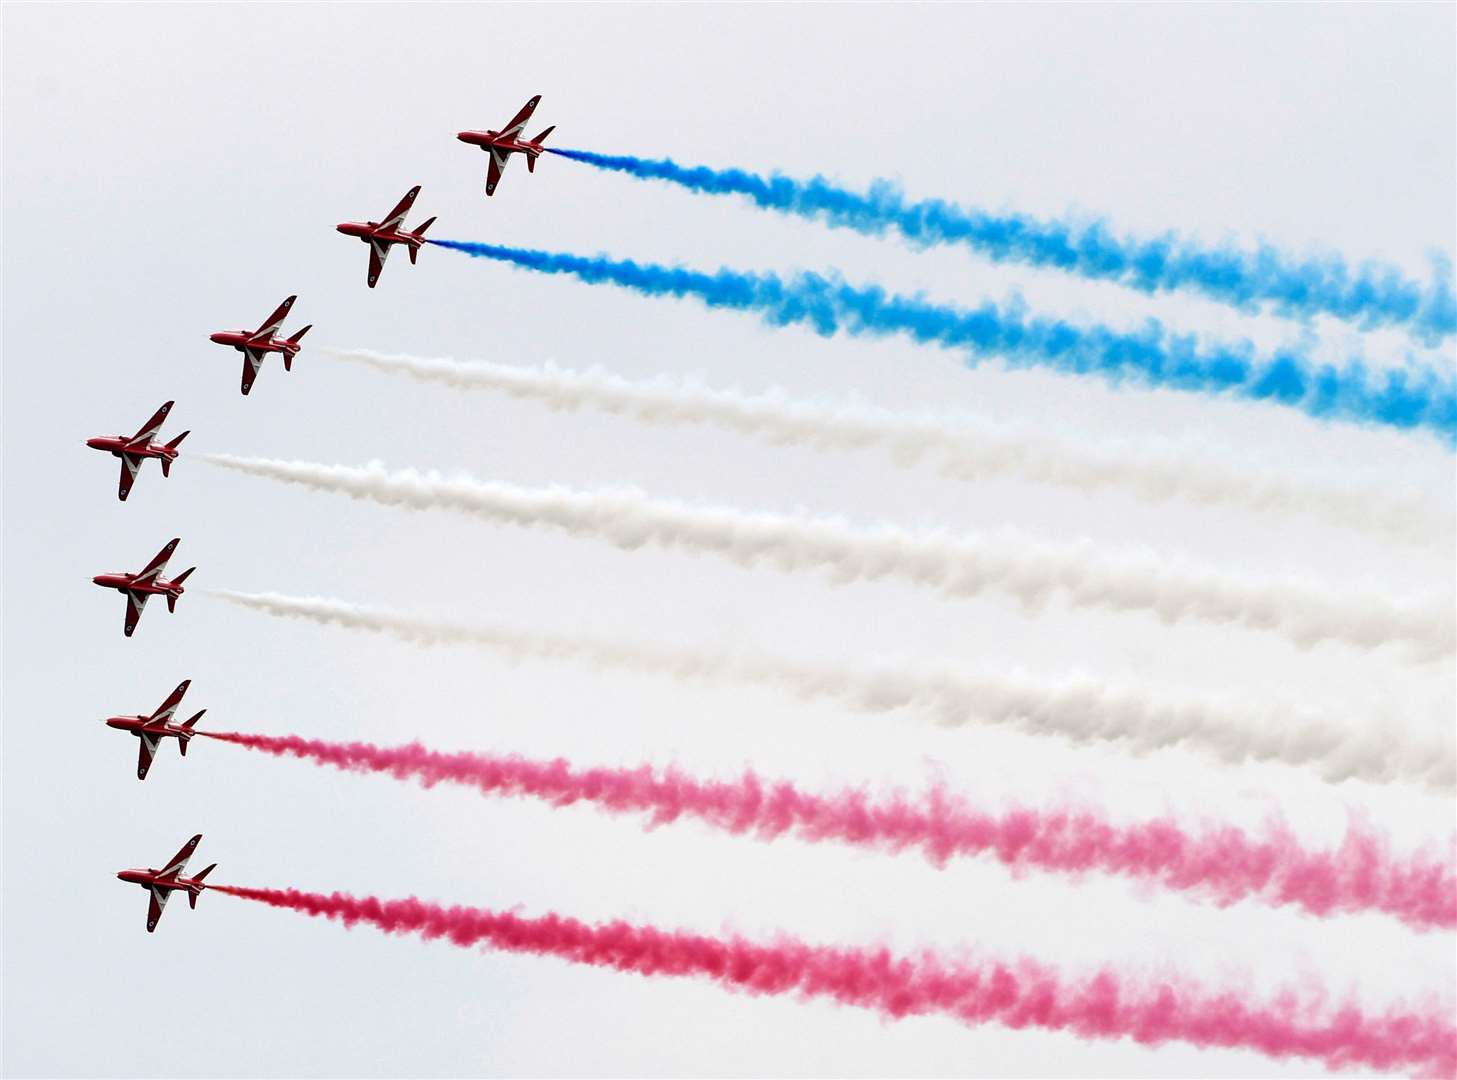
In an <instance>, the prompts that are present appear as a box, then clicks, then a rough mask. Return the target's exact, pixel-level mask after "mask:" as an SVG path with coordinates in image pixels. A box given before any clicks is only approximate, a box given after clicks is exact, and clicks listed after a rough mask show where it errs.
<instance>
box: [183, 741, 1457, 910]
mask: <svg viewBox="0 0 1457 1080" xmlns="http://www.w3.org/2000/svg"><path fill="white" fill-rule="evenodd" d="M206 734H207V735H208V736H209V737H210V738H214V739H221V740H223V741H225V742H231V743H235V744H237V745H239V746H246V747H248V748H249V749H252V750H261V751H264V752H266V753H270V754H275V755H278V756H288V755H291V756H293V757H298V758H303V759H305V760H309V761H313V762H314V763H315V764H319V765H332V766H334V767H335V768H338V769H344V770H348V771H355V772H376V773H387V774H389V775H390V776H393V777H395V778H397V779H400V780H406V779H415V780H418V781H420V782H421V783H422V784H424V785H425V786H426V787H433V786H434V785H436V784H440V783H450V784H461V785H465V786H467V787H473V788H475V789H476V790H478V791H480V792H482V793H484V794H487V795H505V796H513V795H514V796H527V797H530V798H535V799H542V800H544V801H546V802H549V803H552V804H553V805H555V806H569V805H571V804H572V803H576V802H581V801H587V802H591V803H595V804H596V805H597V806H600V807H602V808H603V809H605V810H609V811H612V812H615V813H640V814H646V815H648V817H649V820H650V821H651V822H652V824H654V825H659V824H663V823H665V822H670V821H675V820H677V819H678V818H680V817H685V816H686V817H692V818H696V819H698V820H699V821H703V822H706V823H708V824H709V825H712V826H714V827H715V828H719V829H725V830H727V831H729V832H732V833H748V834H752V835H754V836H758V837H760V838H762V839H766V840H769V839H773V838H775V837H778V836H783V835H793V836H797V837H799V838H801V839H805V840H815V841H834V842H838V843H843V844H853V845H855V846H858V847H865V848H871V849H874V850H881V851H886V850H889V851H900V850H903V849H913V850H919V851H920V852H921V853H922V854H924V855H925V856H926V857H927V858H929V859H930V860H931V861H932V862H934V863H936V864H937V865H944V864H945V863H946V862H947V860H949V859H953V858H962V857H968V856H976V855H985V854H991V855H995V856H996V858H998V859H1000V860H1001V861H1002V862H1003V863H1005V864H1007V865H1008V866H1010V867H1012V868H1014V869H1017V870H1024V869H1036V870H1046V871H1051V872H1054V873H1070V874H1084V873H1089V872H1095V873H1104V874H1114V875H1118V876H1124V877H1132V878H1135V879H1138V880H1143V881H1151V882H1154V883H1157V884H1159V885H1162V886H1164V887H1166V888H1170V889H1178V890H1182V891H1187V892H1189V893H1191V894H1193V895H1196V896H1198V897H1200V898H1204V899H1209V900H1212V901H1214V902H1216V903H1219V904H1232V903H1236V902H1238V901H1241V900H1245V899H1248V898H1251V897H1254V898H1258V899H1260V900H1263V901H1265V902H1266V903H1271V904H1277V905H1285V904H1289V905H1293V906H1295V907H1299V908H1301V909H1303V910H1305V911H1306V912H1309V913H1310V914H1313V915H1321V916H1324V915H1331V914H1337V913H1352V912H1360V911H1380V912H1384V913H1385V914H1388V915H1391V916H1394V917H1395V918H1398V919H1400V920H1402V921H1403V922H1405V923H1408V924H1409V925H1411V926H1414V927H1416V928H1418V929H1422V930H1430V929H1437V928H1444V929H1450V928H1453V927H1457V871H1454V867H1453V865H1452V862H1451V859H1450V855H1449V857H1448V858H1447V859H1443V858H1442V857H1440V856H1437V855H1429V854H1420V855H1415V856H1406V857H1398V856H1395V855H1393V854H1391V852H1390V851H1389V850H1388V847H1387V844H1386V842H1385V840H1384V839H1383V838H1382V837H1380V836H1378V835H1376V834H1374V833H1371V832H1368V831H1366V830H1364V829H1362V828H1359V827H1356V826H1352V827H1351V828H1350V829H1348V831H1347V834H1346V838H1345V841H1344V842H1343V843H1342V845H1341V847H1340V848H1338V849H1336V850H1334V851H1309V850H1307V849H1305V848H1304V847H1302V846H1301V844H1300V843H1299V842H1298V841H1297V840H1296V839H1295V837H1294V836H1293V835H1292V834H1291V833H1290V831H1289V829H1288V828H1286V827H1285V826H1283V825H1281V824H1278V823H1272V824H1270V825H1269V826H1267V830H1266V835H1265V836H1263V837H1260V838H1256V837H1252V836H1248V835H1246V834H1245V833H1244V832H1242V831H1240V830H1239V829H1236V828H1232V827H1230V826H1226V825H1216V826H1208V827H1206V828H1204V829H1203V830H1202V831H1194V832H1191V831H1189V830H1186V829H1184V828H1183V827H1181V826H1180V825H1179V824H1178V823H1177V822H1176V821H1174V820H1173V819H1171V818H1164V819H1158V820H1153V821H1147V822H1142V823H1139V824H1133V825H1124V824H1119V823H1117V822H1114V821H1113V820H1111V819H1110V818H1108V817H1107V816H1106V815H1105V814H1103V813H1102V812H1100V811H1098V810H1096V809H1091V808H1076V809H1056V810H1036V809H1028V808H1022V807H1014V808H1012V809H1008V810H1003V811H999V812H990V811H986V810H982V809H978V808H976V807H974V806H971V805H969V804H968V803H967V802H966V801H965V800H964V799H962V798H960V797H959V796H957V795H955V794H954V793H952V792H949V791H947V790H945V789H944V788H942V787H939V786H938V787H935V788H933V789H931V790H930V791H929V792H927V793H926V794H925V795H924V796H921V797H918V798H909V797H907V796H905V795H902V794H899V793H897V794H894V795H891V796H888V797H879V798H877V797H875V796H873V795H870V794H868V793H867V792H865V791H860V790H851V791H843V792H840V793H838V794H834V795H815V794H812V793H809V792H805V791H801V790H799V789H798V788H796V787H795V786H794V785H793V784H791V783H788V782H786V781H767V780H763V779H761V778H760V777H758V776H756V775H755V774H754V773H753V772H747V771H746V772H745V773H744V775H743V776H741V777H739V778H738V779H735V780H699V779H695V778H693V777H691V776H687V775H685V774H684V773H681V772H679V771H678V770H676V769H671V768H670V769H665V770H655V769H653V768H652V767H651V766H647V765H644V766H641V767H639V768H635V769H625V768H606V767H602V768H585V769H574V768H573V767H572V765H571V764H570V763H569V762H567V761H565V760H563V759H561V758H558V759H556V760H554V761H530V760H527V759H525V758H521V757H517V756H514V755H512V756H504V757H503V756H493V755H487V754H474V753H440V752H438V751H434V750H428V749H426V748H425V747H423V746H421V745H420V744H419V743H410V744H408V745H406V746H394V747H382V746H374V745H372V744H370V743H360V742H354V743H331V742H323V741H321V740H318V739H304V738H300V737H298V736H293V735H290V736H268V735H249V734H240V733H237V732H208V733H206Z"/></svg>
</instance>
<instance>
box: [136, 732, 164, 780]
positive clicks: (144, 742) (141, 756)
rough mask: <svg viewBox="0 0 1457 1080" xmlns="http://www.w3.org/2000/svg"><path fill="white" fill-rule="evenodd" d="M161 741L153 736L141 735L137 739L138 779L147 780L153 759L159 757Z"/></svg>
mask: <svg viewBox="0 0 1457 1080" xmlns="http://www.w3.org/2000/svg"><path fill="white" fill-rule="evenodd" d="M160 741H161V740H160V739H155V738H153V737H152V736H151V735H147V734H145V733H144V734H141V735H139V736H138V737H137V779H138V780H145V779H146V778H147V770H148V769H150V768H151V767H152V759H153V758H154V757H156V756H157V744H158V743H159V742H160Z"/></svg>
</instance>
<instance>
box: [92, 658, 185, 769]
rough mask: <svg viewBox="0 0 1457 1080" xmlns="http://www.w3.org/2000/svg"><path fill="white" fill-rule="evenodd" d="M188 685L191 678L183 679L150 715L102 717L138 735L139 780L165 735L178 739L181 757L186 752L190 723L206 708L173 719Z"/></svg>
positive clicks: (114, 725)
mask: <svg viewBox="0 0 1457 1080" xmlns="http://www.w3.org/2000/svg"><path fill="white" fill-rule="evenodd" d="M191 685H192V680H191V679H184V680H182V683H181V685H179V686H178V687H177V689H176V690H173V691H172V693H171V694H170V695H169V696H168V698H167V700H166V701H164V702H162V704H161V705H160V706H158V708H157V711H156V712H154V713H153V714H152V715H151V716H113V717H110V718H109V719H107V720H104V721H102V722H103V723H104V724H106V726H107V727H109V728H116V729H117V730H118V731H129V732H131V733H132V734H133V735H135V736H136V737H137V742H138V744H139V745H138V747H137V779H138V780H145V779H146V778H147V770H148V769H150V768H151V767H152V759H153V758H154V757H156V756H157V747H158V746H160V745H161V743H162V740H163V739H165V738H167V737H168V736H171V737H172V738H174V739H176V740H177V749H178V750H180V751H182V756H183V757H186V756H187V744H188V743H190V742H191V741H192V726H193V725H194V724H196V723H197V722H198V721H199V720H201V719H202V714H203V713H205V712H207V710H206V709H200V710H198V712H196V713H194V714H193V715H192V717H191V718H190V719H187V720H184V721H182V723H180V724H174V723H172V717H173V715H174V714H175V713H176V712H177V706H178V705H181V704H182V695H183V694H185V693H187V688H188V687H189V686H191Z"/></svg>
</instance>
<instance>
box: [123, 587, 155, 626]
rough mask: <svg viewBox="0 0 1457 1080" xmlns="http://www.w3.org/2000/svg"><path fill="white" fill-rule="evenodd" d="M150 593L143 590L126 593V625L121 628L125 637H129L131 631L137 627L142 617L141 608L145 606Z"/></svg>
mask: <svg viewBox="0 0 1457 1080" xmlns="http://www.w3.org/2000/svg"><path fill="white" fill-rule="evenodd" d="M151 595H152V594H151V593H144V592H129V593H127V594H126V625H125V626H124V627H123V628H122V633H123V634H125V635H126V636H127V637H131V636H132V631H133V630H135V629H136V628H137V623H138V622H140V621H141V618H142V609H143V608H144V607H146V606H147V597H149V596H151Z"/></svg>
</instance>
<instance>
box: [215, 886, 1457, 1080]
mask: <svg viewBox="0 0 1457 1080" xmlns="http://www.w3.org/2000/svg"><path fill="white" fill-rule="evenodd" d="M214 888H215V889H216V890H217V891H219V892H224V893H227V894H228V895H230V896H237V897H241V898H242V899H245V900H254V901H257V902H259V903H263V904H269V905H272V906H273V907H278V908H286V909H288V910H291V911H297V912H301V913H303V914H306V915H314V916H319V915H322V916H324V917H325V918H329V919H335V920H338V921H339V922H342V923H343V924H344V925H345V926H354V925H355V924H356V923H367V924H368V925H370V926H373V927H375V928H376V929H379V930H382V931H383V932H385V933H387V934H419V935H420V936H421V937H423V938H425V939H426V940H435V939H439V938H444V939H445V940H447V941H450V942H451V943H452V944H454V945H459V946H460V947H462V948H475V947H480V946H484V947H487V948H492V949H501V950H505V951H508V952H517V953H528V954H531V955H535V956H555V957H558V958H560V959H563V960H568V961H570V962H572V963H575V964H589V965H592V966H594V967H603V968H611V969H613V970H616V971H621V972H628V973H631V974H636V975H665V976H674V977H677V978H702V979H709V980H711V981H713V982H716V983H718V984H719V985H721V986H724V987H727V988H731V989H736V990H739V991H742V992H744V993H748V994H753V995H760V994H791V995H795V996H797V997H801V998H807V999H812V998H825V999H828V1000H831V1001H835V1002H838V1003H839V1004H841V1005H853V1006H856V1007H858V1008H862V1009H870V1010H873V1011H875V1012H877V1013H879V1014H880V1015H882V1016H884V1017H888V1018H892V1019H900V1018H902V1017H906V1016H924V1015H931V1014H937V1015H944V1016H953V1017H955V1018H957V1019H958V1020H961V1021H962V1022H963V1023H966V1024H987V1023H993V1024H1001V1025H1003V1026H1005V1027H1009V1028H1013V1029H1022V1028H1041V1029H1043V1030H1049V1031H1065V1032H1067V1033H1069V1034H1071V1035H1073V1036H1075V1037H1077V1038H1082V1039H1121V1038H1130V1039H1133V1040H1135V1041H1137V1042H1139V1043H1140V1044H1142V1045H1144V1046H1158V1045H1160V1044H1161V1043H1164V1042H1167V1041H1170V1040H1178V1041H1181V1042H1187V1043H1192V1044H1193V1045H1195V1046H1200V1047H1229V1048H1241V1049H1248V1050H1253V1051H1256V1052H1258V1053H1262V1054H1266V1055H1268V1056H1270V1057H1276V1058H1286V1057H1308V1058H1314V1059H1317V1060H1319V1061H1322V1062H1323V1063H1324V1064H1325V1065H1327V1066H1328V1067H1330V1068H1332V1069H1341V1068H1364V1069H1380V1070H1395V1069H1400V1068H1403V1067H1409V1068H1413V1069H1418V1070H1424V1071H1428V1072H1432V1073H1439V1074H1441V1075H1449V1074H1450V1073H1451V1072H1452V1071H1453V1069H1454V1068H1457V1028H1454V1026H1453V1023H1452V1018H1451V1016H1450V1015H1449V1013H1447V1012H1446V1011H1444V1010H1443V1009H1441V1008H1439V1007H1437V1006H1435V1005H1429V1006H1427V1007H1426V1008H1424V1009H1420V1010H1404V1009H1402V1008H1401V1007H1394V1008H1392V1009H1390V1010H1388V1011H1386V1012H1384V1013H1381V1014H1379V1015H1378V1014H1374V1013H1368V1012H1366V1011H1365V1010H1363V1009H1361V1008H1360V1007H1359V1006H1357V1005H1354V1004H1346V1005H1342V1006H1340V1007H1338V1008H1331V1007H1330V1004H1329V995H1328V994H1327V993H1326V992H1324V991H1323V990H1322V989H1321V988H1319V987H1310V988H1307V989H1305V990H1303V991H1297V990H1293V989H1291V990H1287V991H1285V992H1283V993H1281V994H1280V995H1278V996H1277V997H1275V998H1273V999H1272V1000H1271V1001H1269V1002H1261V1001H1257V1000H1251V995H1250V994H1249V993H1248V992H1247V990H1246V989H1240V990H1237V991H1232V990H1220V991H1210V990H1206V989H1204V988H1203V987H1201V986H1200V985H1199V984H1198V983H1195V982H1193V981H1192V980H1190V979H1187V978H1185V977H1182V976H1176V975H1167V974H1162V975H1160V976H1158V977H1155V978H1150V977H1140V976H1136V975H1125V974H1120V973H1119V972H1117V971H1114V970H1111V969H1106V968H1105V969H1103V970H1101V971H1098V972H1096V973H1094V974H1092V975H1089V976H1083V977H1070V976H1066V975H1063V974H1061V973H1059V972H1057V971H1056V970H1054V969H1051V968H1049V967H1047V966H1045V965H1042V964H1039V963H1037V962H1035V961H1031V960H1025V959H1024V960H1015V961H1010V962H1008V961H998V960H994V959H980V960H976V959H961V958H955V957H946V956H941V955H937V954H934V953H930V952H926V953H921V954H919V955H909V956H897V955H895V954H893V953H891V952H890V951H889V950H887V949H883V948H853V947H834V946H827V945H813V944H810V943H808V942H803V941H799V940H796V939H794V938H791V937H789V936H787V935H780V936H779V937H778V938H777V939H775V940H774V941H773V942H771V943H760V942H753V941H748V940H745V939H744V938H742V937H738V936H731V937H722V938H716V937H710V936H708V935H704V934H697V933H692V932H690V931H683V930H678V931H674V930H661V929H658V928H656V927H652V926H635V925H632V924H631V923H626V922H621V921H617V922H610V923H599V924H596V925H593V924H590V923H584V922H580V921H578V920H576V919H572V918H568V917H566V916H563V915H557V914H548V915H543V916H539V917H536V918H530V917H528V916H525V915H519V914H516V913H514V912H497V911H489V910H485V909H481V908H468V907H442V906H441V905H439V904H432V903H428V902H426V901H424V900H417V899H415V898H413V897H411V898H410V899H407V900H383V899H380V898H378V897H373V896H365V897H355V896H350V895H348V894H346V893H337V892H336V893H332V894H328V895H325V894H323V893H309V892H301V891H299V890H297V889H251V888H240V887H238V886H230V885H218V886H214Z"/></svg>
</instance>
